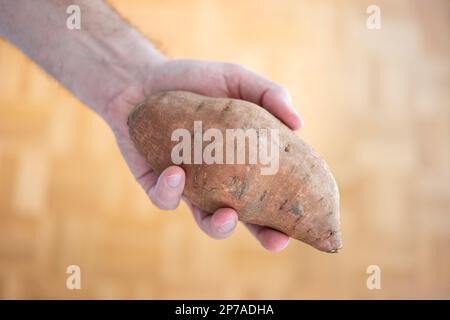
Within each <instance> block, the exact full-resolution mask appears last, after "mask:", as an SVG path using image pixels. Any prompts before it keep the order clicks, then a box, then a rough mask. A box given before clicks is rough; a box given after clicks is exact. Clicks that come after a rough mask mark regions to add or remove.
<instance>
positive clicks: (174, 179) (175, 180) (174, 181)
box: [167, 174, 181, 188]
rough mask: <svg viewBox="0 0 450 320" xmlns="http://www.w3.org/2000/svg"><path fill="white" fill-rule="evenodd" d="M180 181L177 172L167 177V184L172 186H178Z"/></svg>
mask: <svg viewBox="0 0 450 320" xmlns="http://www.w3.org/2000/svg"><path fill="white" fill-rule="evenodd" d="M180 182H181V176H180V175H179V174H174V175H171V176H169V177H167V184H168V185H169V186H170V187H172V188H176V187H178V186H179V185H180Z"/></svg>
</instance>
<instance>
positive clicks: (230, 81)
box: [224, 64, 303, 130]
mask: <svg viewBox="0 0 450 320" xmlns="http://www.w3.org/2000/svg"><path fill="white" fill-rule="evenodd" d="M224 74H225V75H226V76H225V78H226V79H225V81H227V86H228V88H229V91H230V94H231V95H232V97H233V98H237V99H244V100H247V101H250V102H253V103H256V104H258V105H260V106H262V107H263V108H265V109H267V111H269V112H271V113H272V114H273V115H275V116H276V117H277V118H278V119H280V120H281V121H283V122H284V123H285V124H286V125H287V126H288V127H290V128H291V129H293V130H297V129H300V128H301V127H302V126H303V119H302V118H301V117H300V115H299V114H298V112H297V110H296V109H295V107H294V105H293V104H292V100H291V97H290V94H289V92H288V90H287V89H285V88H283V87H281V86H280V85H278V84H276V83H274V82H272V81H270V80H268V79H266V78H264V77H262V76H260V75H258V74H256V73H254V72H252V71H250V70H247V69H245V68H243V67H240V66H237V65H230V64H226V67H225V72H224Z"/></svg>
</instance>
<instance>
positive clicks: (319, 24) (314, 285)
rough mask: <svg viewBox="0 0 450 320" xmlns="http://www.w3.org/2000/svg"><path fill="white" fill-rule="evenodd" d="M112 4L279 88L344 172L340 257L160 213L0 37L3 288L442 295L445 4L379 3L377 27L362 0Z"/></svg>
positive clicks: (23, 293)
mask: <svg viewBox="0 0 450 320" xmlns="http://www.w3.org/2000/svg"><path fill="white" fill-rule="evenodd" d="M113 3H114V5H115V7H116V8H117V10H118V11H119V12H120V13H122V14H123V15H124V16H125V17H126V18H127V19H128V20H129V21H131V22H132V23H133V24H134V25H136V26H137V27H138V28H139V29H140V30H141V31H142V32H144V33H145V34H146V35H147V36H149V37H151V38H152V39H155V41H156V42H158V43H159V45H160V46H161V48H162V50H164V51H165V53H166V54H168V55H169V56H171V57H173V58H196V59H211V60H226V61H233V62H236V63H239V64H243V65H245V66H247V67H249V68H251V69H253V70H255V71H257V72H259V73H262V74H264V75H266V76H268V77H270V78H272V79H273V80H275V81H277V82H279V83H281V84H282V85H284V86H286V87H287V88H289V89H290V91H291V93H292V97H293V101H294V102H295V104H296V107H297V109H298V110H299V112H300V113H301V114H302V115H303V116H304V118H305V122H306V126H305V128H304V129H302V130H301V132H300V134H301V136H302V137H303V139H304V140H305V141H307V142H308V143H309V144H311V145H312V146H314V148H315V149H317V150H318V151H319V152H320V153H321V154H322V155H323V156H324V158H325V159H326V160H327V162H328V163H329V164H330V167H331V169H332V171H333V173H334V174H335V176H336V179H337V181H338V184H339V187H340V191H341V219H342V234H343V241H344V249H343V250H342V252H340V253H339V254H336V255H329V254H324V253H320V252H318V251H316V250H314V249H312V248H310V247H308V246H306V245H304V244H301V243H300V242H296V241H292V242H291V245H290V246H289V247H288V248H287V249H286V250H285V251H284V252H282V253H279V254H271V253H268V252H265V251H264V250H263V249H262V248H261V247H260V246H259V245H258V244H257V242H256V241H255V240H254V239H253V238H252V237H251V236H250V234H249V233H248V232H247V231H246V230H245V228H244V227H243V226H239V227H238V229H237V231H236V234H235V235H234V236H233V237H232V238H230V239H229V240H226V241H214V240H210V239H209V238H207V237H206V236H205V235H203V234H202V233H201V232H200V231H199V230H198V228H197V227H196V226H195V223H194V221H193V219H192V217H191V216H190V214H189V213H188V211H187V208H186V206H185V205H184V204H183V205H181V206H180V208H179V209H177V210H176V212H163V211H160V210H158V209H156V208H155V207H154V206H153V205H152V204H151V203H150V202H149V201H148V200H147V198H146V196H145V194H144V192H143V191H142V190H141V189H140V188H139V186H138V185H137V184H136V182H135V181H134V179H133V177H132V175H131V174H130V173H129V172H128V169H127V167H126V164H125V163H124V161H123V160H122V158H121V156H120V153H119V150H118V148H117V146H116V145H115V142H114V139H113V135H112V133H111V131H110V130H109V128H108V127H107V125H106V124H105V123H104V122H103V121H102V120H101V119H100V118H99V117H98V116H97V115H95V114H94V113H93V112H91V111H90V110H88V109H87V108H86V107H84V106H82V105H81V103H79V102H78V101H77V100H76V99H75V98H73V97H72V96H71V95H70V94H69V93H67V92H66V91H65V90H64V89H62V88H61V87H60V86H59V85H58V84H57V83H56V82H55V81H54V80H52V79H51V78H50V77H49V76H47V75H45V74H44V73H43V72H42V71H41V70H40V69H39V68H38V67H37V66H36V65H34V64H33V63H32V62H30V61H29V60H28V59H27V58H26V57H25V56H24V55H23V54H21V53H20V52H19V51H18V50H17V49H15V48H13V47H12V46H11V45H9V44H7V43H6V42H4V41H3V40H0V298H71V299H78V298H256V299H260V298H268V299H270V298H276V299H280V298H289V299H295V298H363V299H378V298H450V271H449V270H450V250H449V247H450V151H449V145H450V141H449V140H450V111H449V110H450V106H449V101H450V90H449V85H450V60H449V57H450V35H449V32H450V20H449V12H450V6H449V4H450V3H449V2H448V1H445V0H443V1H438V0H431V1H419V0H417V1H409V0H396V1H377V5H379V6H380V8H381V18H382V20H381V29H380V30H368V29H367V27H366V19H367V17H368V14H367V13H366V8H367V6H368V5H369V4H370V3H366V2H365V1H357V0H354V1H350V0H346V1H340V0H339V1H331V0H330V1H325V0H319V1H298V0H289V1H288V0H285V1H268V0H251V1H234V0H231V1H230V0H223V1H211V0H204V1H185V0H183V1H182V0H174V1H162V0H159V1H144V0H130V1H114V2H113ZM75 32H76V31H75ZM280 191H281V192H282V190H280ZM71 264H76V265H79V266H80V268H81V281H82V289H81V290H68V289H66V278H67V274H66V268H67V266H69V265H71ZM369 265H378V266H379V267H380V268H381V271H382V273H381V285H382V288H381V289H380V290H368V289H367V287H366V279H367V277H368V275H367V274H366V268H367V267H368V266H369Z"/></svg>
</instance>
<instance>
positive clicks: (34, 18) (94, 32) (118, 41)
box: [0, 0, 164, 115]
mask: <svg viewBox="0 0 450 320" xmlns="http://www.w3.org/2000/svg"><path fill="white" fill-rule="evenodd" d="M71 4H75V5H78V6H79V7H80V9H81V29H80V30H70V29H68V28H67V27H66V19H67V17H68V14H67V13H66V8H67V7H68V6H69V5H71ZM0 35H1V36H2V37H5V38H6V39H7V40H8V41H10V42H12V43H13V44H14V45H15V46H17V47H18V48H19V49H21V50H22V51H23V52H25V53H26V54H27V55H28V56H29V57H30V58H31V59H33V60H34V61H35V62H36V63H37V64H39V65H40V66H41V67H42V68H43V69H45V70H46V71H47V72H48V73H50V74H51V75H52V76H53V77H54V78H56V79H57V80H58V81H59V82H61V83H62V84H63V85H64V86H65V87H66V88H67V89H68V90H69V91H71V92H72V93H73V94H74V95H76V96H77V97H78V98H79V99H80V100H81V101H82V102H83V103H85V104H86V105H88V106H89V107H91V108H92V109H93V110H95V111H96V112H98V113H99V114H101V115H104V114H105V112H106V108H107V106H108V104H109V102H110V101H111V100H113V99H114V98H115V97H116V96H118V95H119V94H120V93H121V92H122V91H123V90H125V89H126V88H128V87H130V86H133V85H140V84H143V83H146V81H147V79H148V77H149V76H150V72H149V70H150V69H151V67H152V65H154V64H157V63H159V62H161V61H163V60H164V57H163V55H162V54H161V53H159V52H158V51H157V50H156V49H155V48H154V47H153V46H152V44H151V43H150V42H149V41H148V40H147V39H146V38H145V37H144V36H143V35H141V34H140V33H139V32H138V31H137V30H135V29H134V28H132V27H130V26H129V25H128V24H127V23H126V22H125V21H124V20H123V19H122V18H121V17H120V16H119V15H118V14H117V13H116V12H115V11H114V10H113V9H112V8H111V7H109V6H108V5H107V4H106V3H104V2H103V1H99V0H68V1H67V0H59V1H57V0H54V1H52V0H45V1H44V0H40V1H30V0H14V1H11V0H0Z"/></svg>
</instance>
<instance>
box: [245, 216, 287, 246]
mask: <svg viewBox="0 0 450 320" xmlns="http://www.w3.org/2000/svg"><path fill="white" fill-rule="evenodd" d="M245 226H246V227H247V229H248V230H249V231H250V232H251V233H252V234H253V235H254V236H255V238H256V239H258V241H259V242H260V243H261V245H262V246H263V247H264V248H266V249H267V250H269V251H271V252H279V251H281V250H283V249H284V248H286V247H287V245H288V244H289V237H288V236H287V235H285V234H284V233H282V232H279V231H277V230H274V229H271V228H267V227H262V226H258V225H255V224H250V223H245Z"/></svg>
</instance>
